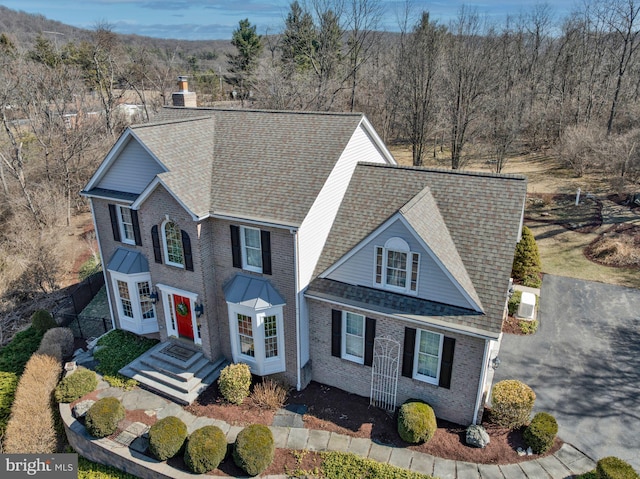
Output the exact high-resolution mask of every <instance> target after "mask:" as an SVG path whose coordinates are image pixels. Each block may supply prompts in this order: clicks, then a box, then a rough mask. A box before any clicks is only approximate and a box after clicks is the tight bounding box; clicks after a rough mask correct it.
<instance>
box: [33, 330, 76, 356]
mask: <svg viewBox="0 0 640 479" xmlns="http://www.w3.org/2000/svg"><path fill="white" fill-rule="evenodd" d="M73 342H74V337H73V331H71V329H70V328H51V329H49V330H48V331H47V332H46V333H44V336H42V341H41V342H40V347H42V345H43V344H59V345H60V350H61V352H62V357H63V358H68V357H70V356H71V355H72V354H73Z"/></svg>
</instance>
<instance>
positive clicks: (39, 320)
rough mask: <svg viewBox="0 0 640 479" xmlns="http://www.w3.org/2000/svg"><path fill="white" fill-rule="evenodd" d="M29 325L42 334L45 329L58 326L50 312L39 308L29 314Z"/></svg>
mask: <svg viewBox="0 0 640 479" xmlns="http://www.w3.org/2000/svg"><path fill="white" fill-rule="evenodd" d="M31 325H32V326H33V327H34V328H35V329H36V331H38V332H40V333H42V334H44V333H45V332H46V331H47V330H49V329H51V328H55V327H57V326H58V323H56V320H55V319H53V316H51V313H50V312H49V311H47V310H46V309H39V310H37V311H36V312H35V313H33V314H32V315H31Z"/></svg>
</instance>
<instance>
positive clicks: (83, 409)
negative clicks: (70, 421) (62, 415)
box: [72, 399, 95, 419]
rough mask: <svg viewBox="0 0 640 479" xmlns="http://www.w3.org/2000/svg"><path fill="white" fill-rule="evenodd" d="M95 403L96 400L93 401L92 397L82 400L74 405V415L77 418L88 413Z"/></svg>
mask: <svg viewBox="0 0 640 479" xmlns="http://www.w3.org/2000/svg"><path fill="white" fill-rule="evenodd" d="M94 403H95V401H92V400H91V399H87V400H85V401H80V402H79V403H78V404H76V405H75V406H73V410H72V413H73V417H75V418H76V419H78V418H80V417H84V415H85V414H87V411H88V410H89V408H90V407H91V406H93V404H94Z"/></svg>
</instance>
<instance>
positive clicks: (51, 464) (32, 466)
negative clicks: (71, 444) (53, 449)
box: [0, 454, 78, 479]
mask: <svg viewBox="0 0 640 479" xmlns="http://www.w3.org/2000/svg"><path fill="white" fill-rule="evenodd" d="M0 477H2V479H5V478H6V479H14V478H16V479H17V478H25V477H46V478H48V479H77V477H78V455H77V454H0Z"/></svg>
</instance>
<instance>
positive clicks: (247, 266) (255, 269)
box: [240, 226, 262, 273]
mask: <svg viewBox="0 0 640 479" xmlns="http://www.w3.org/2000/svg"><path fill="white" fill-rule="evenodd" d="M246 230H253V231H257V232H258V241H259V244H260V262H262V233H261V231H260V229H258V228H251V227H249V226H240V249H241V253H240V256H241V257H242V269H244V270H247V271H253V272H254V273H262V266H261V267H257V266H252V265H250V264H248V262H247V246H246V243H245V237H244V232H245V231H246Z"/></svg>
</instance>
